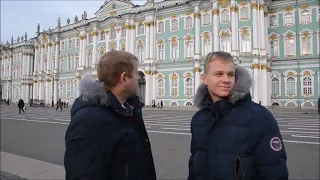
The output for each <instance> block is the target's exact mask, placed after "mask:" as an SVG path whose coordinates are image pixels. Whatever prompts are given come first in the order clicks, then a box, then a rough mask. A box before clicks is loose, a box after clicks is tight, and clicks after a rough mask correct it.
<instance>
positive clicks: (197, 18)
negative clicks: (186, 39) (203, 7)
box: [194, 6, 201, 59]
mask: <svg viewBox="0 0 320 180" xmlns="http://www.w3.org/2000/svg"><path fill="white" fill-rule="evenodd" d="M200 17H201V15H200V12H199V7H198V6H195V9H194V20H195V23H194V24H195V36H194V41H195V52H194V55H195V56H194V58H195V59H200V58H201V57H200Z"/></svg>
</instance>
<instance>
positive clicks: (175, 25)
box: [171, 19, 179, 31]
mask: <svg viewBox="0 0 320 180" xmlns="http://www.w3.org/2000/svg"><path fill="white" fill-rule="evenodd" d="M178 29H179V24H178V19H172V20H171V31H177V30H178Z"/></svg>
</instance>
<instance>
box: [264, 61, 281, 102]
mask: <svg viewBox="0 0 320 180" xmlns="http://www.w3.org/2000/svg"><path fill="white" fill-rule="evenodd" d="M267 79H268V83H267V86H268V103H267V106H271V91H272V83H271V67H268V69H267ZM279 85H280V86H281V84H279Z"/></svg>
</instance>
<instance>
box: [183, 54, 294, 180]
mask: <svg viewBox="0 0 320 180" xmlns="http://www.w3.org/2000/svg"><path fill="white" fill-rule="evenodd" d="M202 81H203V84H202V85H201V86H200V87H199V88H198V90H197V94H196V95H195V105H196V106H197V107H198V108H200V110H199V111H198V112H197V113H196V114H195V115H194V116H193V118H192V122H191V133H192V140H191V156H190V161H189V176H188V180H199V179H203V180H207V179H210V180H222V179H226V180H227V179H228V180H229V179H230V180H231V179H232V180H233V179H245V180H287V179H288V169H287V164H286V160H287V155H286V151H285V147H284V144H283V141H282V137H281V134H280V130H279V127H278V124H277V121H276V120H275V118H274V117H273V115H272V114H271V113H270V111H269V110H268V109H266V108H265V107H263V106H261V105H258V104H257V103H255V102H253V101H252V100H251V95H250V88H251V77H250V74H249V72H248V71H247V70H246V69H244V68H242V67H240V66H235V65H234V63H233V59H232V56H231V55H230V54H229V53H226V52H213V53H209V54H208V55H207V57H206V60H205V62H204V74H203V75H202Z"/></svg>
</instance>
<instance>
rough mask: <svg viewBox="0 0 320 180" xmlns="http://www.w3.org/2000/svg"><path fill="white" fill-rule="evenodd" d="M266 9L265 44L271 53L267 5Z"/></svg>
mask: <svg viewBox="0 0 320 180" xmlns="http://www.w3.org/2000/svg"><path fill="white" fill-rule="evenodd" d="M264 8H265V11H264V28H265V29H266V30H265V36H264V37H265V42H266V43H265V46H266V53H267V54H270V46H269V38H268V9H267V7H266V6H265V7H264ZM270 103H271V102H270Z"/></svg>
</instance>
